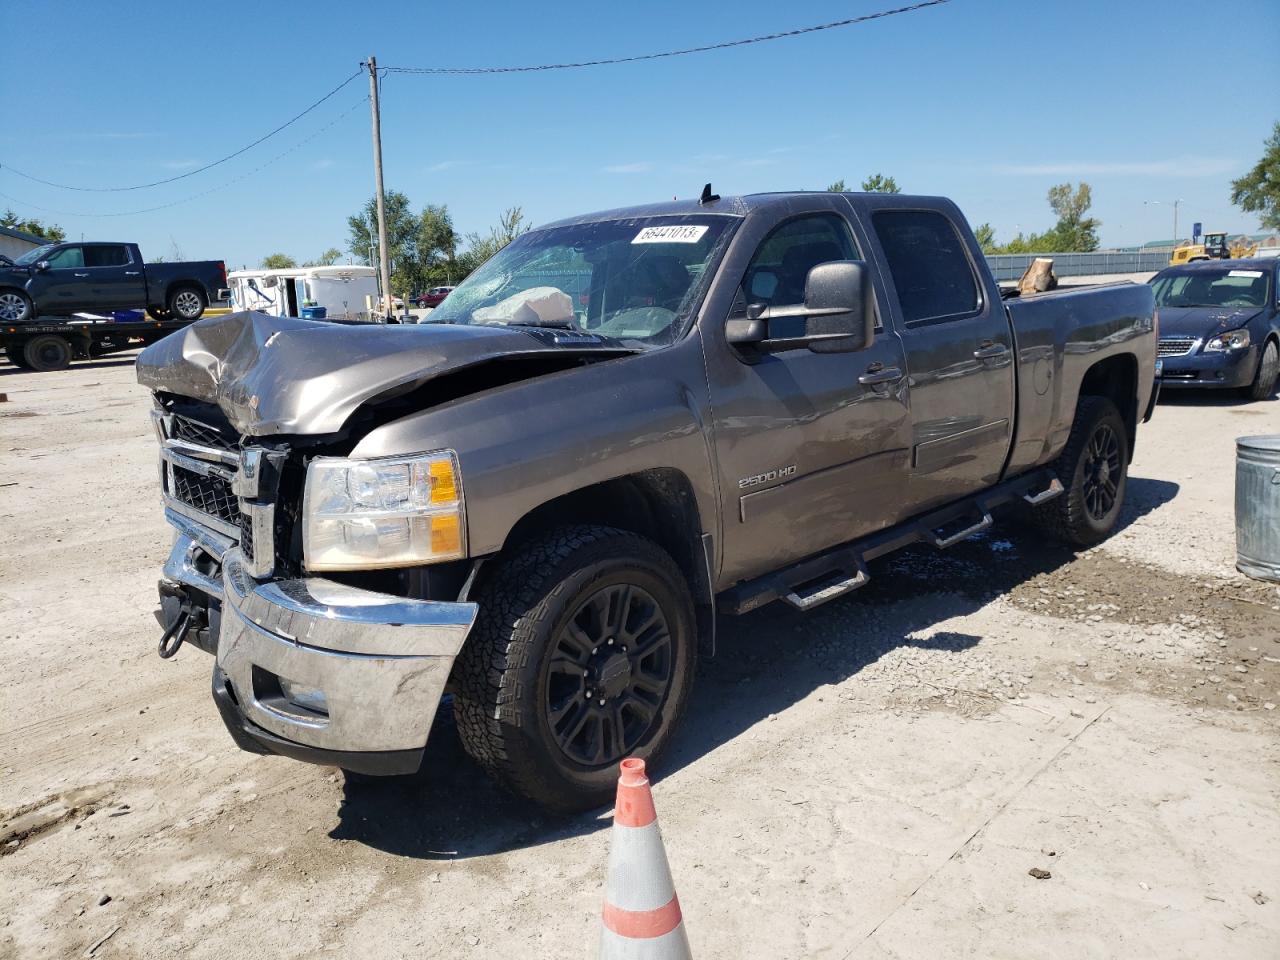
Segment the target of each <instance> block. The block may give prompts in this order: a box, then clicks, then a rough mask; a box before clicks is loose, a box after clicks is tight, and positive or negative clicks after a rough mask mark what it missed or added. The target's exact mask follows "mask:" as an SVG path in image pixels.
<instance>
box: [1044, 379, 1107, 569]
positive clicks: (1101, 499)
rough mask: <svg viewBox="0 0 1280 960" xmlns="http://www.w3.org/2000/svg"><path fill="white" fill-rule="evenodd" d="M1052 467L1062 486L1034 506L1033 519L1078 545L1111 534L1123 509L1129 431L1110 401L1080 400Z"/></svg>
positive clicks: (1098, 398)
mask: <svg viewBox="0 0 1280 960" xmlns="http://www.w3.org/2000/svg"><path fill="white" fill-rule="evenodd" d="M1053 469H1054V472H1055V473H1056V474H1057V475H1058V479H1059V480H1060V481H1061V482H1062V484H1063V485H1064V486H1065V487H1066V490H1065V492H1063V493H1062V495H1061V496H1059V497H1057V498H1055V499H1053V500H1050V501H1049V502H1048V503H1046V504H1044V505H1043V506H1040V507H1037V508H1035V511H1034V513H1033V516H1034V517H1035V519H1036V522H1037V523H1039V525H1040V526H1041V527H1043V528H1045V529H1046V530H1048V531H1049V532H1050V533H1052V534H1054V535H1055V536H1057V537H1058V538H1059V539H1062V540H1065V541H1066V542H1067V543H1069V544H1072V545H1073V546H1077V547H1089V546H1093V545H1094V544H1095V543H1100V542H1101V541H1103V540H1105V539H1106V538H1107V537H1109V536H1110V535H1111V532H1112V531H1113V530H1114V529H1115V526H1116V523H1117V522H1118V521H1119V519H1120V511H1121V509H1122V508H1123V507H1124V492H1125V486H1126V481H1127V479H1128V475H1129V432H1128V430H1127V429H1126V428H1125V425H1124V419H1123V418H1122V417H1121V416H1120V411H1119V410H1117V409H1116V405H1115V404H1114V403H1112V402H1111V401H1110V400H1108V399H1107V398H1106V397H1094V396H1087V395H1086V396H1082V397H1081V398H1080V403H1079V405H1078V406H1077V407H1076V419H1075V422H1074V423H1073V424H1072V426H1071V436H1070V437H1069V438H1068V439H1067V445H1066V447H1065V448H1064V449H1063V451H1062V454H1061V455H1060V456H1059V457H1058V459H1057V461H1055V463H1054V466H1053Z"/></svg>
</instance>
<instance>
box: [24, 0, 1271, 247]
mask: <svg viewBox="0 0 1280 960" xmlns="http://www.w3.org/2000/svg"><path fill="white" fill-rule="evenodd" d="M901 2H902V0H845V2H834V0H832V2H815V3H793V4H785V5H782V4H777V3H768V2H762V0H738V2H736V3H733V4H724V3H702V4H690V3H688V2H684V3H677V2H670V0H650V2H648V3H644V4H603V3H599V2H598V0H591V2H586V0H569V2H562V3H560V4H558V5H554V6H553V5H551V4H528V3H496V4H495V3H485V4H449V5H430V6H428V5H427V4H420V3H405V2H400V3H376V2H373V3H364V4H359V5H356V4H351V3H341V4H339V3H331V2H328V0H316V2H311V3H306V4H294V5H290V4H264V3H261V2H259V3H253V4H245V3H236V2H227V3H222V4H219V5H217V6H216V7H205V8H202V12H200V13H198V14H197V13H196V12H195V11H196V9H197V8H195V7H189V8H188V7H187V5H185V4H172V3H153V2H138V0H135V2H132V3H129V4H103V3H60V4H56V5H44V6H35V7H30V8H24V10H25V12H24V14H23V23H22V25H21V32H22V36H21V56H20V62H21V63H23V64H27V65H30V67H31V69H30V70H29V71H26V72H25V73H24V74H23V75H22V76H19V74H18V72H17V71H16V70H10V71H6V77H5V80H4V81H3V84H4V88H5V92H6V93H7V94H8V96H7V97H6V100H7V102H8V104H9V115H10V117H11V119H12V118H14V117H15V116H16V117H18V121H17V125H16V126H14V125H11V126H10V127H9V131H10V134H9V135H8V136H6V137H4V138H3V141H2V142H0V163H3V164H12V165H13V166H14V167H17V168H19V169H21V170H24V171H26V172H30V173H34V174H36V175H38V176H42V177H44V178H46V179H50V180H56V181H60V182H64V183H70V184H77V185H85V186H95V185H102V186H115V185H124V184H133V183H139V182H144V181H151V180H156V179H162V178H164V177H168V176H173V175H175V174H177V173H182V172H184V171H186V170H190V169H193V168H194V167H196V166H199V165H201V164H204V163H207V162H209V161H211V160H214V159H217V158H218V157H220V156H223V155H224V154H226V153H228V152H230V151H231V150H233V149H237V148H239V147H241V146H243V145H244V144H245V143H248V142H249V141H251V140H254V139H256V138H257V137H259V136H261V135H262V134H263V133H265V132H266V131H268V130H270V129H272V128H273V127H275V126H276V125H277V124H279V123H281V122H282V121H284V120H285V119H287V118H288V117H290V116H292V115H293V114H295V113H297V112H298V111H299V110H300V109H302V108H303V107H305V106H306V105H307V104H308V103H310V102H312V101H313V100H315V99H316V98H318V97H319V96H321V95H322V94H323V93H325V92H326V91H328V90H329V89H331V88H332V87H334V86H336V85H337V84H338V83H339V82H341V81H342V79H343V78H344V77H346V76H348V75H349V74H350V73H352V72H353V71H354V70H355V68H356V66H357V62H358V61H360V60H362V59H363V58H365V57H367V56H368V55H369V54H370V53H374V54H376V55H377V57H378V61H379V63H380V64H381V65H387V66H391V65H394V66H472V65H488V64H499V65H506V64H524V63H543V62H559V61H565V60H577V59H595V58H600V57H610V56H625V55H629V54H636V53H646V52H653V51H658V50H663V49H670V48H674V47H686V46H694V45H700V44H703V43H711V42H716V41H720V40H726V39H736V38H740V37H747V36H752V35H755V34H761V33H769V32H773V31H777V30H785V29H789V28H793V27H798V26H804V25H808V24H813V23H820V22H823V21H828V20H834V19H841V18H844V17H850V16H856V15H858V14H862V13H867V12H872V11H875V10H880V9H884V8H886V7H892V6H896V5H899V4H900V3H901ZM179 10H182V11H183V12H182V13H181V14H179V13H177V12H176V11H179ZM186 10H190V11H191V12H189V13H188V12H186ZM8 19H12V17H10V18H8ZM10 26H13V24H10ZM1277 49H1280V3H1277V2H1275V0H1240V2H1235V3H1232V4H1230V5H1226V6H1224V5H1215V4H1209V5H1205V6H1202V7H1199V8H1195V7H1194V6H1186V5H1171V4H1169V3H1168V2H1167V0H1164V2H1156V0H1075V2H1058V0H1043V2H1035V3H1031V2H1026V0H952V2H951V3H949V4H947V5H946V6H942V7H938V8H933V9H929V10H925V11H923V12H920V13H915V14H909V15H904V16H900V17H894V18H891V19H888V20H881V21H877V22H873V23H869V24H864V25H860V26H852V27H846V28H843V29H839V30H832V31H828V32H825V33H819V34H812V35H809V36H804V37H800V38H794V39H784V40H778V41H775V42H772V43H768V44H759V45H754V46H750V47H744V48H740V49H733V50H725V51H717V52H713V53H707V54H700V55H694V56H689V57H683V58H678V59H670V60H659V61H652V62H647V63H637V64H626V65H619V66H608V67H597V68H589V69H582V70H566V71H561V72H556V73H540V74H516V75H506V76H502V75H499V76H481V77H421V76H406V75H397V74H392V75H390V76H388V77H387V78H386V79H385V80H384V82H383V86H382V95H383V150H384V158H385V169H386V179H387V185H388V188H395V189H399V190H402V191H404V192H405V193H407V194H408V195H409V197H410V199H411V200H412V201H413V204H414V206H415V207H421V206H422V205H423V204H425V203H428V202H432V203H447V204H448V205H449V209H450V211H451V212H452V214H453V217H454V221H455V225H456V226H457V227H458V229H459V230H460V231H462V232H464V233H465V232H467V231H471V230H486V229H487V228H488V226H489V225H490V224H492V223H494V222H495V221H496V219H497V217H498V215H499V213H500V212H501V211H502V210H503V209H504V208H506V207H509V206H512V205H516V204H519V205H521V206H523V207H524V209H525V211H526V213H527V215H528V216H529V218H530V219H531V220H532V221H533V222H535V223H538V222H544V221H548V220H553V219H557V218H559V217H562V216H567V215H569V214H573V213H580V212H584V211H587V210H594V209H601V208H607V207H612V206H619V205H622V204H627V203H636V202H647V201H652V200H662V199H668V198H670V197H672V196H675V195H679V196H691V195H696V194H697V192H698V191H699V190H700V189H701V186H702V184H703V183H704V182H705V181H707V180H710V181H712V182H713V183H714V185H715V188H716V190H717V191H718V192H720V193H723V194H729V193H749V192H753V191H760V190H780V189H806V188H807V189H821V188H823V187H824V186H826V184H828V183H829V182H831V181H832V180H835V179H837V178H840V177H843V178H844V179H845V180H846V181H848V182H849V183H850V184H856V183H857V182H858V181H860V180H861V179H862V177H863V176H865V175H867V174H869V173H874V172H882V173H885V174H890V175H893V176H894V177H896V178H897V181H898V183H899V184H900V185H901V186H902V187H903V189H904V190H906V191H908V192H918V193H937V194H945V195H948V196H951V197H952V198H954V199H955V200H956V201H957V202H958V203H959V204H960V206H961V207H962V208H963V209H964V210H965V211H966V213H967V214H968V215H969V217H970V219H971V220H972V221H973V222H974V223H979V222H982V221H989V222H990V223H992V225H994V226H995V228H996V231H997V238H998V239H1007V238H1008V237H1009V236H1011V235H1012V234H1013V233H1014V232H1015V231H1016V230H1018V229H1022V230H1028V231H1029V230H1042V229H1046V228H1047V227H1049V226H1051V224H1052V219H1053V218H1052V215H1051V213H1050V211H1049V209H1048V205H1047V203H1046V202H1045V193H1046V191H1047V190H1048V188H1049V187H1050V186H1051V185H1053V184H1055V183H1059V182H1062V181H1067V180H1070V181H1079V180H1082V179H1083V180H1087V181H1088V182H1089V183H1091V184H1092V185H1093V190H1094V209H1093V213H1094V215H1096V216H1097V217H1099V218H1100V219H1101V220H1102V238H1103V241H1104V243H1107V244H1124V243H1132V242H1135V241H1143V240H1149V239H1161V238H1166V237H1168V236H1170V235H1171V234H1172V226H1173V223H1172V222H1173V210H1172V206H1171V202H1172V201H1173V200H1175V199H1180V200H1182V201H1183V202H1182V204H1181V205H1180V213H1179V222H1180V227H1182V228H1183V229H1182V230H1181V231H1180V232H1181V233H1182V234H1183V235H1186V234H1187V233H1189V225H1190V224H1191V223H1192V222H1193V221H1195V220H1200V221H1203V222H1204V224H1205V226H1206V228H1219V229H1227V230H1232V231H1251V232H1252V231H1256V230H1257V229H1258V227H1257V221H1256V220H1255V219H1254V218H1252V217H1249V216H1246V215H1244V214H1242V213H1240V212H1239V211H1238V210H1236V209H1234V208H1233V207H1232V206H1231V204H1230V202H1229V199H1228V193H1229V186H1228V184H1229V182H1230V180H1231V179H1232V178H1233V177H1237V176H1239V175H1240V174H1241V173H1243V172H1244V171H1246V170H1247V169H1248V168H1249V167H1250V166H1252V165H1253V164H1254V163H1255V162H1256V161H1257V159H1258V157H1259V155H1260V153H1261V150H1262V143H1263V140H1264V139H1265V138H1266V137H1267V136H1268V134H1269V132H1270V130H1271V126H1272V124H1273V123H1274V122H1275V121H1276V120H1277V119H1280V94H1277V91H1276V88H1275V86H1274V84H1275V67H1276V56H1277ZM15 62H19V61H15ZM37 65H38V68H37ZM1234 88H1238V89H1239V90H1240V91H1241V92H1240V94H1239V95H1235V94H1232V93H1230V92H1225V91H1229V90H1231V89H1234ZM367 90H368V82H367V80H365V79H357V80H356V81H354V82H353V83H351V84H350V85H348V86H347V87H346V88H345V89H344V90H343V91H342V92H341V93H339V94H338V95H337V96H335V97H334V98H333V99H331V100H330V101H328V102H327V103H325V104H324V105H322V106H321V107H319V108H318V109H316V110H315V111H314V112H313V113H311V114H309V115H308V116H307V117H305V118H304V119H303V120H302V121H300V122H299V123H297V124H295V125H294V126H292V127H290V128H289V129H288V130H286V131H285V132H283V133H281V134H279V135H277V136H276V137H274V138H272V139H271V140H269V141H267V142H266V143H265V144H263V145H262V146H259V147H257V148H256V149H254V150H251V151H249V152H247V153H246V154H244V155H243V156H241V157H238V158H236V159H235V160H232V161H229V162H228V163H225V164H223V165H221V166H219V167H216V168H214V169H213V170H210V171H207V172H205V173H201V174H198V175H196V176H192V177H189V178H187V179H184V180H181V181H178V182H177V183H173V184H169V185H166V186H162V187H157V188H154V189H148V190H137V191H132V192H127V193H84V192H72V191H67V190H58V189H54V188H50V187H45V186H41V185H38V184H35V183H31V182H29V181H26V180H23V179H21V178H19V177H17V176H16V175H14V174H12V173H10V172H8V171H6V170H3V169H0V193H3V194H5V195H6V196H0V207H5V206H9V207H12V208H14V209H15V210H16V211H17V212H18V213H20V214H22V215H24V216H25V215H32V216H38V217H41V218H43V219H45V220H49V221H53V222H55V223H58V224H61V225H62V226H63V227H65V228H66V229H67V231H68V234H69V235H70V236H72V237H79V236H80V235H81V234H83V235H84V237H85V238H86V239H116V240H136V241H137V242H139V243H140V244H142V245H143V250H144V253H147V254H150V255H164V256H166V257H169V258H172V257H173V255H174V253H175V252H181V253H182V254H183V255H185V256H186V257H187V258H204V257H217V258H223V259H226V260H227V261H228V263H229V264H232V265H235V266H240V265H241V264H250V265H253V264H255V263H256V262H257V261H258V260H259V259H260V258H261V257H262V256H263V255H265V254H267V253H270V252H273V251H277V250H280V251H284V252H287V253H290V254H292V255H293V256H295V257H297V258H298V259H306V258H309V257H313V256H315V255H317V254H318V253H319V252H320V251H322V250H323V249H325V248H326V247H329V246H337V247H345V246H346V240H347V228H346V217H347V215H348V214H350V213H352V212H354V211H355V210H356V209H357V208H358V207H359V206H360V205H361V203H362V202H363V201H364V200H365V199H366V198H367V197H369V196H370V195H371V193H372V189H373V174H372V165H371V160H370V154H371V150H370V135H369V115H368V108H367V105H365V104H362V103H361V102H360V101H361V98H362V97H363V96H364V95H365V94H366V93H367ZM18 129H20V130H21V135H20V136H19V135H14V131H15V130H18ZM304 141H305V142H304ZM286 151H288V152H286ZM282 153H284V154H285V155H284V156H283V157H281V158H280V159H278V160H274V161H273V162H271V163H269V164H268V165H266V166H265V167H262V165H263V164H264V163H266V162H267V161H271V160H273V158H275V157H277V156H278V155H280V154H282ZM259 167H262V169H258V168H259ZM254 171H256V172H254ZM231 181H235V182H234V183H232V185H230V186H226V187H224V186H223V185H224V184H227V183H228V182H231ZM204 191H212V192H209V193H208V194H207V195H205V196H203V197H198V198H196V199H192V200H187V198H189V197H192V196H193V195H195V194H199V193H201V192H204ZM10 198H12V199H10ZM175 201H177V202H176V203H175ZM1144 201H1147V202H1146V203H1144ZM1150 201H1158V203H1152V202H1150ZM166 204H174V205H172V206H168V207H167V208H166V209H162V210H157V211H154V212H150V213H139V214H130V215H126V216H87V215H86V214H113V213H121V212H128V211H135V210H139V209H144V208H152V207H157V206H162V205H166ZM38 208H44V209H38ZM48 211H57V212H48Z"/></svg>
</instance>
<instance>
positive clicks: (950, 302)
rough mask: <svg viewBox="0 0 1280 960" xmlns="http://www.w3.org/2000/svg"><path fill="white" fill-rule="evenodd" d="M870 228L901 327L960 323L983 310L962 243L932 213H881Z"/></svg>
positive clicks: (951, 228) (948, 223)
mask: <svg viewBox="0 0 1280 960" xmlns="http://www.w3.org/2000/svg"><path fill="white" fill-rule="evenodd" d="M872 222H873V223H874V225H875V231H876V236H877V237H878V238H879V240H880V246H881V247H883V248H884V256H885V261H886V262H887V263H888V265H889V273H890V274H891V275H892V277H893V286H894V289H896V290H897V292H898V305H899V307H900V308H901V309H902V318H903V320H904V322H906V323H908V324H911V323H924V322H926V321H930V322H934V323H937V322H939V321H945V320H959V319H962V318H963V317H969V316H973V315H974V314H975V313H977V312H978V311H979V310H981V309H982V300H981V296H980V294H979V292H978V281H977V278H976V277H975V276H974V274H973V266H972V265H971V264H970V262H969V256H968V254H967V253H966V251H965V246H964V241H963V240H961V239H960V232H959V231H958V230H956V227H955V224H953V223H952V222H951V221H950V220H949V219H947V218H946V217H945V216H943V215H942V214H940V213H937V212H935V211H932V210H880V211H878V212H877V213H876V214H875V215H874V216H873V217H872Z"/></svg>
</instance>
